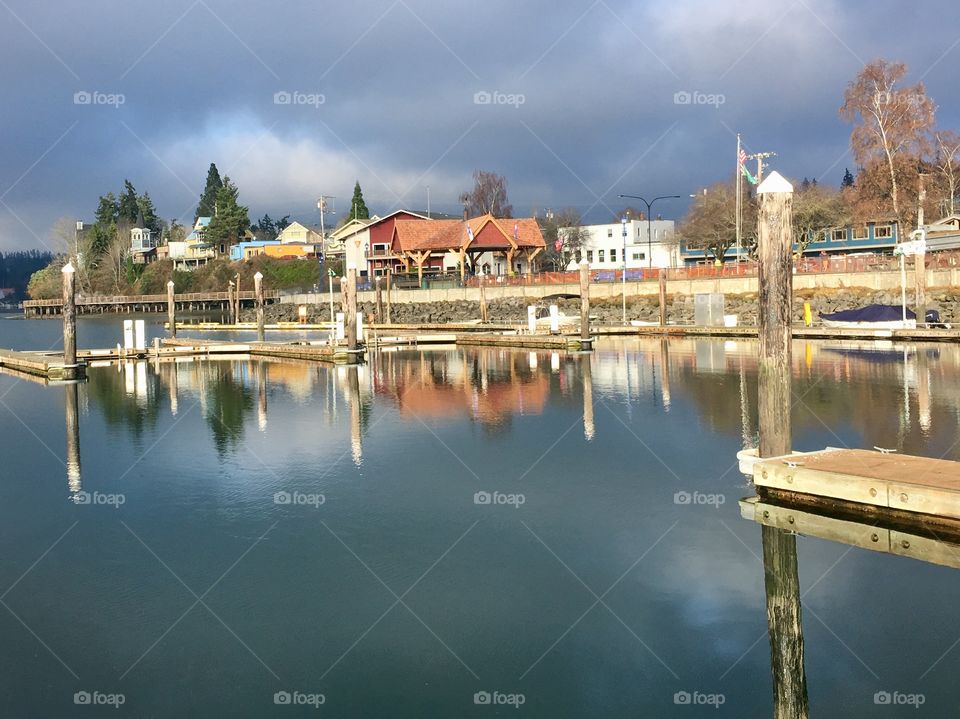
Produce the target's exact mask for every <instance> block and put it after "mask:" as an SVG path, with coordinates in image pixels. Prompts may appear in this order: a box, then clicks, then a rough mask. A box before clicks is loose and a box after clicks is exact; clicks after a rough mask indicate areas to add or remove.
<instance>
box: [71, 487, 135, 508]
mask: <svg viewBox="0 0 960 719" xmlns="http://www.w3.org/2000/svg"><path fill="white" fill-rule="evenodd" d="M70 501H71V502H73V503H74V504H96V505H106V506H108V507H113V508H114V509H119V508H120V506H121V505H123V504H126V502H127V497H126V495H124V494H106V493H104V492H87V491H85V490H82V491H80V492H77V493H76V494H72V495H70Z"/></svg>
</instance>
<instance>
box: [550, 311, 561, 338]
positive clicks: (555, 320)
mask: <svg viewBox="0 0 960 719" xmlns="http://www.w3.org/2000/svg"><path fill="white" fill-rule="evenodd" d="M559 331H560V308H559V307H557V305H550V332H552V333H553V334H557V332H559Z"/></svg>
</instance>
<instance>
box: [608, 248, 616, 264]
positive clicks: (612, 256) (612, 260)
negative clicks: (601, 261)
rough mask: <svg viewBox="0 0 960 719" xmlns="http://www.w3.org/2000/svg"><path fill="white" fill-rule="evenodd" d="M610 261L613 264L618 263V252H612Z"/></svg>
mask: <svg viewBox="0 0 960 719" xmlns="http://www.w3.org/2000/svg"><path fill="white" fill-rule="evenodd" d="M610 261H611V262H616V261H617V251H616V250H610Z"/></svg>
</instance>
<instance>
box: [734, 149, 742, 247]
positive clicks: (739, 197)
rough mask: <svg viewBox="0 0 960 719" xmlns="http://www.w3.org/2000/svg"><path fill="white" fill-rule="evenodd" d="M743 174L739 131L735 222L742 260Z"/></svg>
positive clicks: (737, 244) (737, 243) (737, 245)
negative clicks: (741, 178)
mask: <svg viewBox="0 0 960 719" xmlns="http://www.w3.org/2000/svg"><path fill="white" fill-rule="evenodd" d="M741 174H742V173H741V172H740V133H739V132H738V133H737V172H736V180H737V193H736V197H737V200H736V213H737V219H736V223H735V225H736V228H737V229H736V253H737V261H739V260H740V217H741V212H740V209H741V206H742V205H743V189H742V187H743V186H742V185H741V184H740V176H741Z"/></svg>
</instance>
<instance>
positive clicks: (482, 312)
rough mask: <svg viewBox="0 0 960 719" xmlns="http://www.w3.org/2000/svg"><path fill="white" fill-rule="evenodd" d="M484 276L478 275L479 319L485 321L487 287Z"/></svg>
mask: <svg viewBox="0 0 960 719" xmlns="http://www.w3.org/2000/svg"><path fill="white" fill-rule="evenodd" d="M486 279H487V278H486V276H485V275H480V321H481V322H482V323H483V324H486V323H487V289H486V284H487V283H486V281H485V280H486Z"/></svg>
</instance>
